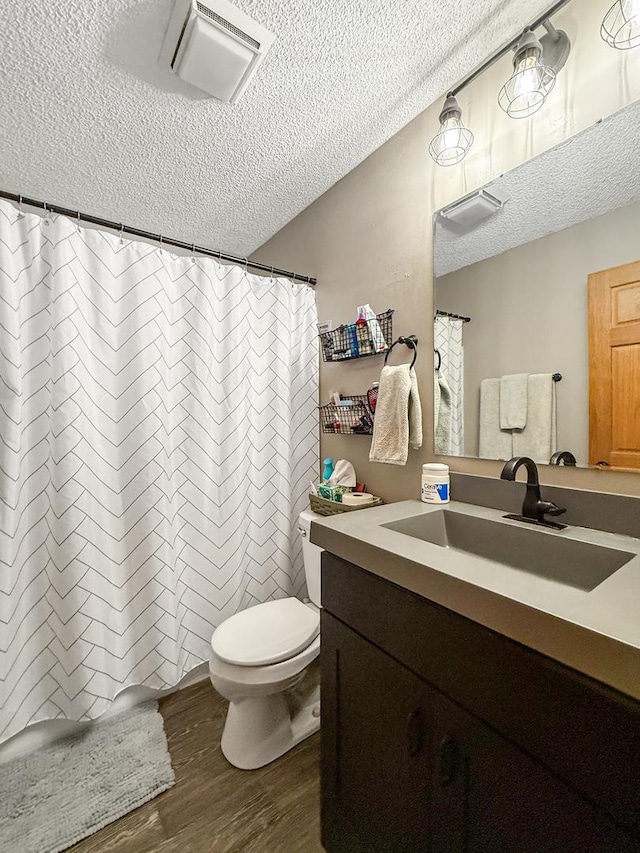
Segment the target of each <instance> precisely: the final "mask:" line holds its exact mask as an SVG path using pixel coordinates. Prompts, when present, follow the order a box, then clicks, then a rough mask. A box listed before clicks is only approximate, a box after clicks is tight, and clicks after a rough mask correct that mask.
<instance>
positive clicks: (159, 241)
mask: <svg viewBox="0 0 640 853" xmlns="http://www.w3.org/2000/svg"><path fill="white" fill-rule="evenodd" d="M159 237H160V239H159V240H158V245H159V248H160V254H162V234H160V235H159Z"/></svg>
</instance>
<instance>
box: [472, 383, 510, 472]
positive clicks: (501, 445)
mask: <svg viewBox="0 0 640 853" xmlns="http://www.w3.org/2000/svg"><path fill="white" fill-rule="evenodd" d="M511 435H512V434H511V432H510V431H509V432H507V431H503V430H501V429H500V380H499V379H483V380H482V382H481V383H480V448H479V454H478V455H479V456H480V458H481V459H504V460H507V459H511V457H512V456H513V451H512V445H513V440H512V437H511Z"/></svg>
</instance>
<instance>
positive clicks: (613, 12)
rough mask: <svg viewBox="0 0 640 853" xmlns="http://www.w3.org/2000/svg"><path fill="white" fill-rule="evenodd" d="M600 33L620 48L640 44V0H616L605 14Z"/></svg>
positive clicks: (625, 48) (612, 45)
mask: <svg viewBox="0 0 640 853" xmlns="http://www.w3.org/2000/svg"><path fill="white" fill-rule="evenodd" d="M600 35H601V36H602V38H603V39H604V40H605V41H606V43H607V44H608V45H610V46H611V47H616V48H618V50H628V49H629V48H631V47H637V46H638V45H639V44H640V0H616V2H615V3H614V4H613V6H612V7H611V8H610V9H609V11H608V12H607V14H606V15H605V16H604V20H603V21H602V26H601V27H600Z"/></svg>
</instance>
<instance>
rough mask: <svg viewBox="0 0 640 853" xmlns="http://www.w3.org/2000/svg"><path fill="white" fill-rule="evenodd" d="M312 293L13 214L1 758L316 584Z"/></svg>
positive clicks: (3, 325) (5, 332) (2, 282)
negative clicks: (309, 533) (227, 626)
mask: <svg viewBox="0 0 640 853" xmlns="http://www.w3.org/2000/svg"><path fill="white" fill-rule="evenodd" d="M317 387H318V361H317V337H316V310H315V300H314V295H313V292H312V291H311V290H310V289H309V288H308V287H306V286H300V285H297V286H296V285H292V284H291V283H290V282H289V281H287V280H281V279H280V280H270V279H268V278H258V277H255V276H252V275H248V274H247V273H246V271H245V270H243V269H239V268H237V267H226V266H223V265H220V264H217V263H215V262H214V261H212V260H210V259H206V258H197V257H196V258H193V257H178V256H176V255H173V254H170V253H168V252H167V251H163V250H161V249H158V248H157V247H154V246H150V245H147V244H144V243H139V242H131V241H124V240H121V239H120V238H119V237H118V236H117V235H116V236H113V235H110V234H107V233H104V232H101V231H97V230H85V229H79V228H78V226H77V224H76V223H75V222H73V221H72V220H69V219H67V218H65V217H55V216H54V217H50V218H49V220H43V219H42V218H41V217H39V216H36V215H26V216H23V217H22V218H18V214H17V211H16V209H15V207H14V206H13V205H12V204H10V203H8V202H4V201H3V202H0V740H4V739H6V738H7V737H9V736H10V735H12V734H14V733H15V732H17V731H19V730H20V729H22V728H23V727H25V726H26V725H28V724H29V723H33V722H35V721H39V720H44V719H50V718H58V717H64V718H68V719H75V720H80V719H92V718H95V717H96V716H98V715H99V714H100V713H101V712H103V711H104V710H106V708H107V707H108V706H109V704H110V702H111V700H112V699H113V698H114V697H115V695H116V694H117V693H118V692H119V691H120V690H122V689H123V688H125V687H127V686H129V685H133V684H145V685H147V686H149V687H153V688H164V687H167V686H170V685H174V684H176V683H177V682H178V681H179V680H180V678H181V677H182V676H183V675H184V674H185V673H187V672H188V671H189V670H190V669H192V668H193V667H194V666H195V665H197V664H198V663H200V662H201V661H205V660H207V659H208V654H209V642H210V639H211V634H212V632H213V629H214V627H215V626H216V625H218V624H219V623H220V622H221V621H222V620H223V619H225V618H226V617H228V616H230V615H231V614H233V613H235V612H236V611H238V610H240V609H242V608H245V607H247V606H249V605H251V604H254V603H257V602H261V601H265V600H267V599H271V598H278V597H282V596H286V595H291V594H299V593H300V591H301V589H302V587H303V586H304V572H303V565H302V557H301V547H300V542H299V539H298V536H297V534H296V529H297V525H296V523H295V522H296V518H297V515H298V513H299V512H300V511H301V510H302V509H304V508H305V507H306V505H307V499H306V495H307V491H308V483H309V480H310V479H314V477H315V476H316V472H317V469H318V444H317V440H318V436H317V432H318V423H317V421H318V413H317V403H318V401H317Z"/></svg>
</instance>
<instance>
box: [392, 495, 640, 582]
mask: <svg viewBox="0 0 640 853" xmlns="http://www.w3.org/2000/svg"><path fill="white" fill-rule="evenodd" d="M381 526H382V527H386V528H387V529H389V530H395V531H396V532H397V533H404V534H405V535H406V536H412V537H414V538H415V539H422V540H424V541H425V542H430V543H432V544H433V545H439V546H440V547H441V548H449V549H451V550H453V551H459V552H461V553H464V554H472V555H474V556H476V557H482V558H484V559H486V560H492V561H493V562H495V563H500V564H502V565H505V566H509V567H511V568H513V569H520V570H521V571H524V572H528V573H529V574H533V575H537V576H538V577H542V578H548V579H549V580H554V581H558V582H559V583H563V584H566V585H568V586H572V587H576V588H577V589H582V590H585V591H591V590H592V589H595V587H597V586H598V584H600V583H602V581H604V580H606V579H607V578H608V577H610V575H612V574H613V573H614V572H616V571H617V570H618V569H619V568H621V567H622V566H624V565H625V563H628V562H629V560H631V559H633V557H634V556H635V554H630V553H628V552H627V551H619V550H617V549H614V548H606V547H604V546H602V545H593V544H591V543H588V542H581V541H578V540H576V539H569V538H567V537H566V535H564V534H559V533H551V532H547V531H541V530H535V529H528V528H525V527H519V526H517V525H516V524H508V523H504V522H501V521H492V520H490V519H487V518H477V517H475V516H473V515H467V514H465V513H460V512H453V511H451V510H446V509H445V510H434V511H433V512H429V513H423V514H421V515H417V516H413V517H411V518H403V519H399V520H398V521H391V522H389V523H387V524H383V525H381Z"/></svg>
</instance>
